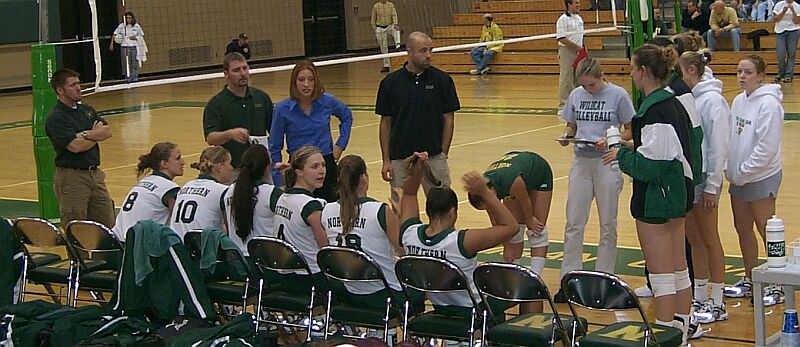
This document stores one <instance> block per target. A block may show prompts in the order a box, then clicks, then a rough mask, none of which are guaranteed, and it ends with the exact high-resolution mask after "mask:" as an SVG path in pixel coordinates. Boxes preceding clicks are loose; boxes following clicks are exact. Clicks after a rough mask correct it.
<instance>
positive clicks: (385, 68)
mask: <svg viewBox="0 0 800 347" xmlns="http://www.w3.org/2000/svg"><path fill="white" fill-rule="evenodd" d="M381 72H389V68H388V67H385V66H384V67H383V69H381Z"/></svg>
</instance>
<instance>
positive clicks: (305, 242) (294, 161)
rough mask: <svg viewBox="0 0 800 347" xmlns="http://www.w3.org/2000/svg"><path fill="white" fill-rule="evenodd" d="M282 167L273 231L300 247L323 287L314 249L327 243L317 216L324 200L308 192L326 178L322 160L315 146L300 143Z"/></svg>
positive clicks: (317, 249) (326, 237)
mask: <svg viewBox="0 0 800 347" xmlns="http://www.w3.org/2000/svg"><path fill="white" fill-rule="evenodd" d="M282 169H283V182H284V183H285V184H286V190H285V191H284V193H283V195H281V196H280V197H279V198H278V203H277V206H275V226H274V229H273V232H274V233H275V235H276V236H277V237H278V238H280V239H283V240H286V241H288V242H289V243H291V244H292V245H294V246H295V247H297V249H298V250H300V253H302V254H303V258H305V260H306V262H307V263H308V267H309V268H310V269H311V273H312V274H314V275H315V277H317V278H319V279H321V280H320V281H318V283H317V284H318V285H319V286H324V284H323V283H324V276H320V275H321V273H320V270H319V266H318V265H317V252H318V251H319V249H320V248H322V247H325V246H327V245H328V236H327V235H326V234H325V230H324V229H323V228H322V222H321V219H320V215H321V213H322V208H323V206H324V205H325V200H323V199H317V198H314V196H313V194H312V193H311V192H313V191H314V189H318V188H320V187H322V184H323V182H324V181H325V173H326V172H325V171H326V169H325V159H324V158H323V157H322V153H320V151H319V150H318V149H317V148H315V147H314V146H303V147H300V148H298V149H297V150H296V151H295V152H294V153H292V155H291V156H290V159H289V164H288V165H287V167H285V168H282ZM298 274H303V272H298ZM298 281H300V280H299V279H298Z"/></svg>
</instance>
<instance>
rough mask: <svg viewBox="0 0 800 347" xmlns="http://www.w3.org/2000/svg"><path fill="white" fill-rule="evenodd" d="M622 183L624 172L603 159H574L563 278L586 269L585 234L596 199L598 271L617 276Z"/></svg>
mask: <svg viewBox="0 0 800 347" xmlns="http://www.w3.org/2000/svg"><path fill="white" fill-rule="evenodd" d="M622 184H623V178H622V173H621V172H620V171H619V169H618V168H616V169H615V168H611V166H610V165H604V164H603V158H587V157H578V156H576V157H575V158H574V159H572V169H570V171H569V186H568V189H569V190H568V191H567V224H566V226H565V227H564V258H563V259H562V260H561V277H564V275H565V274H567V273H568V272H570V271H572V270H582V269H583V235H584V230H585V228H586V223H587V222H588V221H589V210H590V209H591V207H592V200H595V205H596V206H597V215H598V218H599V222H600V242H599V245H598V247H597V261H596V262H595V270H597V271H603V272H608V273H612V274H613V273H614V270H615V267H616V264H617V211H618V210H619V195H620V193H622Z"/></svg>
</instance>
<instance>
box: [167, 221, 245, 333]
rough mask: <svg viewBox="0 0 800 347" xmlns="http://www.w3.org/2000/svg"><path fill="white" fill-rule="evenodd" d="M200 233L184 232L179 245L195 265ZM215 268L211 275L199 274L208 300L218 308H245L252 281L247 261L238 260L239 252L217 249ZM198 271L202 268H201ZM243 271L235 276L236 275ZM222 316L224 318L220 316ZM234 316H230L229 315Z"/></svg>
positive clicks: (207, 273)
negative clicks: (221, 306)
mask: <svg viewBox="0 0 800 347" xmlns="http://www.w3.org/2000/svg"><path fill="white" fill-rule="evenodd" d="M202 239H203V231H202V230H191V231H188V232H186V234H185V235H184V236H183V244H184V246H185V247H186V251H187V252H189V256H190V257H191V258H192V260H194V261H195V262H196V263H197V264H198V266H199V265H200V260H201V259H202V257H203V248H202V247H203V244H202ZM216 259H217V261H216V267H215V271H214V272H213V273H209V272H207V271H203V276H204V277H206V278H205V284H206V290H207V291H208V296H209V297H211V300H212V301H214V302H216V303H217V304H220V305H237V306H238V305H241V306H242V308H243V309H244V308H246V307H247V299H248V297H249V296H250V295H252V293H250V295H248V292H249V289H250V284H251V278H254V277H253V275H252V273H250V268H249V266H248V265H247V261H246V260H245V259H244V258H242V256H241V254H240V253H239V252H236V251H234V250H225V249H222V248H221V247H220V248H218V249H217V254H216ZM201 270H202V269H201ZM240 271H241V272H244V274H242V275H241V276H239V275H240V274H239V272H240ZM223 314H224V315H227V314H225V313H223ZM230 316H231V317H234V316H233V315H230Z"/></svg>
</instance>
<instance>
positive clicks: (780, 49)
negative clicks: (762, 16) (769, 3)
mask: <svg viewBox="0 0 800 347" xmlns="http://www.w3.org/2000/svg"><path fill="white" fill-rule="evenodd" d="M773 14H774V15H775V35H776V36H777V40H776V41H777V42H776V46H775V52H776V54H777V56H778V74H777V75H775V83H778V82H780V80H781V78H783V82H785V83H790V82H792V78H793V77H794V56H795V52H797V38H798V37H799V36H800V4H798V3H797V2H795V1H794V0H784V1H781V2H779V3H777V4H776V5H775V8H774V9H773Z"/></svg>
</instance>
